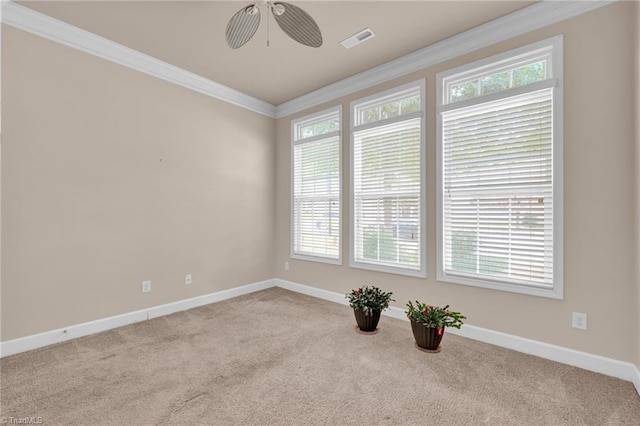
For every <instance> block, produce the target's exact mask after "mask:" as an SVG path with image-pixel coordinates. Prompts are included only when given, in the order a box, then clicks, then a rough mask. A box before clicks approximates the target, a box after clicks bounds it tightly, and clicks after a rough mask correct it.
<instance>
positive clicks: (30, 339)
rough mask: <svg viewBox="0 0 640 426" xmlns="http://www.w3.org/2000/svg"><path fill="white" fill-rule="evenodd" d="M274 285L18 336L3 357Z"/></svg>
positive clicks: (0, 352)
mask: <svg viewBox="0 0 640 426" xmlns="http://www.w3.org/2000/svg"><path fill="white" fill-rule="evenodd" d="M274 285H275V282H274V280H266V281H261V282H257V283H253V284H248V285H244V286H241V287H235V288H231V289H229V290H222V291H218V292H215V293H210V294H205V295H202V296H197V297H193V298H190V299H185V300H180V301H178V302H173V303H167V304H165V305H160V306H154V307H151V308H147V309H141V310H139V311H134V312H128V313H126V314H121V315H116V316H113V317H108V318H102V319H99V320H95V321H89V322H85V323H82V324H76V325H72V326H69V327H65V328H59V329H57V330H51V331H46V332H44V333H38V334H33V335H31V336H26V337H21V338H18V339H13V340H7V341H6V342H0V358H1V357H5V356H9V355H15V354H18V353H20V352H26V351H30V350H32V349H37V348H41V347H43V346H48V345H52V344H54V343H60V342H64V341H67V340H71V339H76V338H78V337H83V336H88V335H90V334H94V333H99V332H101V331H107V330H111V329H114V328H118V327H122V326H125V325H129V324H133V323H136V322H140V321H146V320H149V319H152V318H157V317H160V316H163V315H169V314H172V313H175V312H181V311H186V310H188V309H192V308H196V307H198V306H203V305H208V304H210V303H214V302H220V301H222V300H227V299H231V298H233V297H237V296H241V295H243V294H249V293H253V292H255V291H260V290H264V289H267V288H270V287H273V286H274Z"/></svg>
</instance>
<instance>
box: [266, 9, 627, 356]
mask: <svg viewBox="0 0 640 426" xmlns="http://www.w3.org/2000/svg"><path fill="white" fill-rule="evenodd" d="M633 7H634V5H633V4H632V3H626V2H622V3H617V4H613V5H611V6H606V7H603V8H601V9H598V10H596V11H593V12H590V13H588V14H585V15H582V16H579V17H576V18H573V19H571V20H567V21H564V22H561V23H559V24H556V25H553V26H550V27H547V28H544V29H542V30H538V31H535V32H533V33H529V34H526V35H524V36H520V37H517V38H515V39H512V40H509V41H506V42H503V43H499V44H497V45H495V46H492V47H490V48H486V49H482V50H481V51H478V52H475V53H473V54H469V55H465V56H464V57H461V58H457V59H455V60H451V61H448V62H446V63H444V64H441V65H438V66H435V67H431V68H428V69H425V70H423V71H421V72H417V73H414V74H412V75H410V76H406V77H403V78H401V79H398V80H396V81H393V82H390V83H387V84H383V85H381V86H379V87H375V88H372V89H370V90H366V91H363V92H361V93H357V94H355V95H353V96H346V97H344V98H342V99H340V100H337V101H336V102H330V103H327V104H325V105H321V106H318V107H317V108H314V109H313V110H309V111H305V112H303V113H300V114H296V115H295V116H292V117H287V118H283V119H280V120H278V124H277V138H278V146H277V185H276V188H277V194H276V197H277V202H276V208H277V232H276V241H277V261H276V271H277V276H278V277H280V278H283V279H286V280H290V281H294V282H299V283H302V284H307V285H311V286H314V287H319V288H323V289H327V290H331V291H335V292H339V293H346V292H347V291H348V290H349V289H351V288H354V287H356V286H361V285H364V284H372V285H377V286H380V287H382V288H384V289H386V290H391V291H393V292H394V296H395V299H396V300H397V302H395V303H394V305H395V306H400V307H404V304H405V303H406V301H407V300H409V299H421V300H424V301H428V302H430V303H433V304H447V303H449V304H451V305H452V307H453V308H455V309H456V310H460V311H462V312H463V313H465V314H466V315H467V316H468V323H469V324H473V325H476V326H480V327H485V328H488V329H491V330H497V331H502V332H505V333H510V334H514V335H518V336H523V337H527V338H531V339H535V340H540V341H543V342H548V343H551V344H557V345H561V346H565V347H569V348H574V349H577V350H582V351H586V352H590V353H594V354H599V355H603V356H607V357H612V358H615V359H620V360H625V361H632V362H633V361H635V359H636V350H637V347H638V333H637V329H636V328H635V326H634V325H633V324H635V322H636V321H637V316H636V312H637V310H638V300H637V297H636V286H637V283H636V280H635V274H636V271H635V269H636V266H635V264H636V261H637V255H636V253H635V250H636V247H635V239H636V238H635V234H634V232H633V230H635V225H636V224H635V216H634V210H635V198H636V193H635V181H634V180H635V177H634V171H635V165H634V150H635V147H634V144H635V142H634V131H635V130H634V124H633V123H634V122H636V121H637V117H636V116H635V115H634V109H633V106H634V94H633V90H630V88H629V84H628V82H630V81H633V66H632V60H633V59H632V58H633V55H632V52H633V48H634V45H633V27H634V24H635V21H634V19H635V18H634V16H633V15H632V14H631V13H630V12H632V11H633ZM558 34H564V69H565V74H564V77H565V85H564V102H565V108H564V112H565V124H564V151H565V164H564V186H565V200H564V201H565V209H564V210H565V211H564V213H565V217H564V223H565V227H564V236H565V259H564V268H565V277H564V278H565V291H564V300H552V299H547V298H541V297H533V296H526V295H520V294H515V293H507V292H499V291H493V290H487V289H481V288H474V287H468V286H462V285H455V284H446V283H441V282H437V281H436V279H435V271H436V220H435V219H436V217H435V214H436V211H435V205H436V198H435V194H436V173H435V166H436V161H435V153H436V148H435V143H436V130H435V129H436V122H435V119H436V118H435V114H434V112H433V111H434V109H435V103H436V102H435V81H436V80H435V75H436V73H437V72H439V71H443V70H446V69H449V68H451V67H455V66H458V65H461V64H464V63H467V62H470V61H473V60H476V59H479V58H483V57H486V56H490V55H493V54H497V53H500V52H504V51H506V50H508V49H512V48H515V47H518V46H522V45H525V44H528V43H532V42H535V41H538V40H541V39H545V38H548V37H551V36H555V35H558ZM417 78H426V82H427V104H426V105H427V135H426V142H427V152H426V155H427V169H428V170H427V176H426V182H427V212H426V214H427V257H428V260H427V268H428V278H427V279H418V278H411V277H406V276H401V275H392V274H385V273H376V272H371V271H364V270H358V269H353V268H349V267H348V266H347V265H348V260H345V261H344V262H343V263H344V264H343V265H342V266H332V265H327V264H321V263H315V262H308V261H300V260H290V259H289V253H290V242H289V235H290V193H289V188H290V186H289V183H290V177H289V176H290V121H291V119H292V118H296V117H299V116H301V115H305V114H308V113H310V112H312V111H317V110H321V109H323V108H327V107H329V106H332V105H336V104H337V103H342V104H343V107H344V111H345V116H344V123H348V122H349V121H348V120H349V117H348V111H349V110H348V103H349V102H350V101H352V100H354V99H357V98H360V97H362V96H366V95H369V94H373V93H376V92H377V91H379V90H383V89H385V88H389V87H393V86H396V85H398V84H401V83H403V82H407V81H412V80H415V79H417ZM348 147H349V144H348V133H345V138H344V139H343V159H345V160H346V161H345V165H344V167H343V172H344V176H345V177H347V176H349V164H348V159H349V148H348ZM343 180H344V185H343V194H348V186H347V182H348V179H346V178H345V179H343ZM343 205H344V206H345V209H344V214H343V217H342V219H343V224H348V223H349V220H348V211H347V210H348V208H346V206H348V198H347V197H346V196H343ZM348 235H349V234H348V227H347V226H344V232H343V235H342V236H343V245H342V247H343V258H344V259H348V239H347V238H348ZM284 261H289V262H290V271H284V269H283V262H284ZM574 311H576V312H585V313H587V314H588V325H589V330H588V331H586V332H585V331H581V330H575V329H572V328H571V313H572V312H574Z"/></svg>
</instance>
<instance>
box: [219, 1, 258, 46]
mask: <svg viewBox="0 0 640 426" xmlns="http://www.w3.org/2000/svg"><path fill="white" fill-rule="evenodd" d="M259 26H260V10H259V9H258V7H257V6H256V5H254V4H252V5H249V6H247V7H243V8H242V9H240V10H239V11H238V12H237V13H236V14H235V15H233V16H232V17H231V19H229V23H227V31H226V33H225V35H226V37H227V44H228V45H229V47H230V48H232V49H237V48H239V47H242V46H244V45H245V44H246V43H247V42H248V41H249V40H251V37H253V35H254V34H255V33H256V31H257V30H258V27H259Z"/></svg>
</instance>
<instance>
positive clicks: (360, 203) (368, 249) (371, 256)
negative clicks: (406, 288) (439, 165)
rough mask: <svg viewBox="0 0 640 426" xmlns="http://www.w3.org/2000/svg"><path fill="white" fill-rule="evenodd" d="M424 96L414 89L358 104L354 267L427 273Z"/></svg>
mask: <svg viewBox="0 0 640 426" xmlns="http://www.w3.org/2000/svg"><path fill="white" fill-rule="evenodd" d="M421 93H422V89H421V85H413V86H411V87H409V88H408V89H407V88H404V89H402V90H400V91H396V92H393V93H391V94H387V95H383V96H380V97H377V98H374V99H369V100H365V101H363V102H356V103H355V104H354V105H353V117H354V124H355V127H354V128H353V134H352V141H353V142H352V149H353V151H352V159H353V160H352V161H353V176H352V191H353V200H352V202H353V204H352V208H353V215H352V216H353V230H352V232H353V253H352V255H353V258H352V261H353V263H354V265H355V266H360V267H362V265H368V266H369V267H370V269H377V270H380V269H381V268H382V270H389V271H390V272H400V273H406V272H407V271H409V274H412V273H413V274H415V275H418V274H422V273H423V267H424V265H423V260H422V259H423V247H424V244H423V242H424V241H423V236H422V200H423V195H422V184H421V182H422V160H421V158H422V149H423V148H422V136H423V135H422V107H421V105H422V95H421ZM358 264H359V265H358ZM365 267H366V266H365ZM386 268H387V269H386ZM403 271H404V272H403Z"/></svg>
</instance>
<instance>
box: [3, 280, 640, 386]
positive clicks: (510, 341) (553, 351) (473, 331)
mask: <svg viewBox="0 0 640 426" xmlns="http://www.w3.org/2000/svg"><path fill="white" fill-rule="evenodd" d="M276 286H277V287H281V288H284V289H286V290H291V291H295V292H297V293H302V294H306V295H308V296H313V297H317V298H319V299H323V300H328V301H330V302H334V303H339V304H341V305H345V306H346V305H348V302H347V300H346V298H345V296H344V294H340V293H335V292H332V291H328V290H323V289H319V288H316V287H310V286H307V285H303V284H299V283H294V282H291V281H286V280H282V279H279V278H274V279H271V280H266V281H261V282H257V283H253V284H248V285H244V286H241V287H235V288H231V289H228V290H223V291H218V292H215V293H210V294H205V295H202V296H198V297H193V298H190V299H185V300H180V301H178V302H173V303H167V304H165V305H160V306H154V307H151V308H147V309H141V310H139V311H134V312H128V313H126V314H122V315H116V316H113V317H109V318H103V319H99V320H95V321H89V322H85V323H82V324H77V325H73V326H70V327H66V328H59V329H57V330H51V331H47V332H44V333H39V334H34V335H31V336H26V337H21V338H19V339H14V340H8V341H6V342H0V357H5V356H9V355H14V354H18V353H20V352H26V351H29V350H32V349H37V348H41V347H43V346H48V345H52V344H54V343H60V342H64V341H67V340H70V339H75V338H78V337H83V336H88V335H90V334H94V333H99V332H101V331H106V330H111V329H114V328H118V327H122V326H125V325H128V324H133V323H136V322H140V321H146V320H149V319H153V318H157V317H161V316H164V315H169V314H172V313H175V312H181V311H186V310H188V309H192V308H196V307H198V306H203V305H208V304H210V303H215V302H220V301H223V300H227V299H231V298H233V297H238V296H242V295H244V294H249V293H253V292H256V291H260V290H265V289H267V288H270V287H276ZM383 315H385V316H388V317H391V318H396V319H400V320H404V321H408V320H407V317H406V315H405V313H404V310H403V309H401V308H398V307H391V308H389V309H388V310H386V311H384V312H383ZM447 332H450V333H452V334H456V335H459V336H462V337H467V338H469V339H473V340H478V341H481V342H485V343H490V344H492V345H496V346H500V347H503V348H507V349H511V350H514V351H518V352H523V353H526V354H530V355H535V356H539V357H541V358H546V359H549V360H552V361H556V362H560V363H563V364H568V365H572V366H574V367H579V368H583V369H585V370H590V371H594V372H596V373H602V374H606V375H607V376H612V377H617V378H619V379H622V380H627V381H630V382H632V383H633V384H634V386H635V388H636V390H637V391H638V394H640V370H639V369H638V367H637V366H635V365H634V364H632V363H629V362H624V361H618V360H615V359H612V358H606V357H602V356H599V355H593V354H589V353H587V352H581V351H576V350H574V349H569V348H565V347H562V346H556V345H551V344H549V343H544V342H540V341H537V340H531V339H526V338H524V337H519V336H514V335H512V334H506V333H501V332H499V331H493V330H489V329H486V328H481V327H476V326H473V325H469V324H465V325H463V326H462V328H461V329H460V330H457V329H455V328H452V329H449V330H448V331H447Z"/></svg>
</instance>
